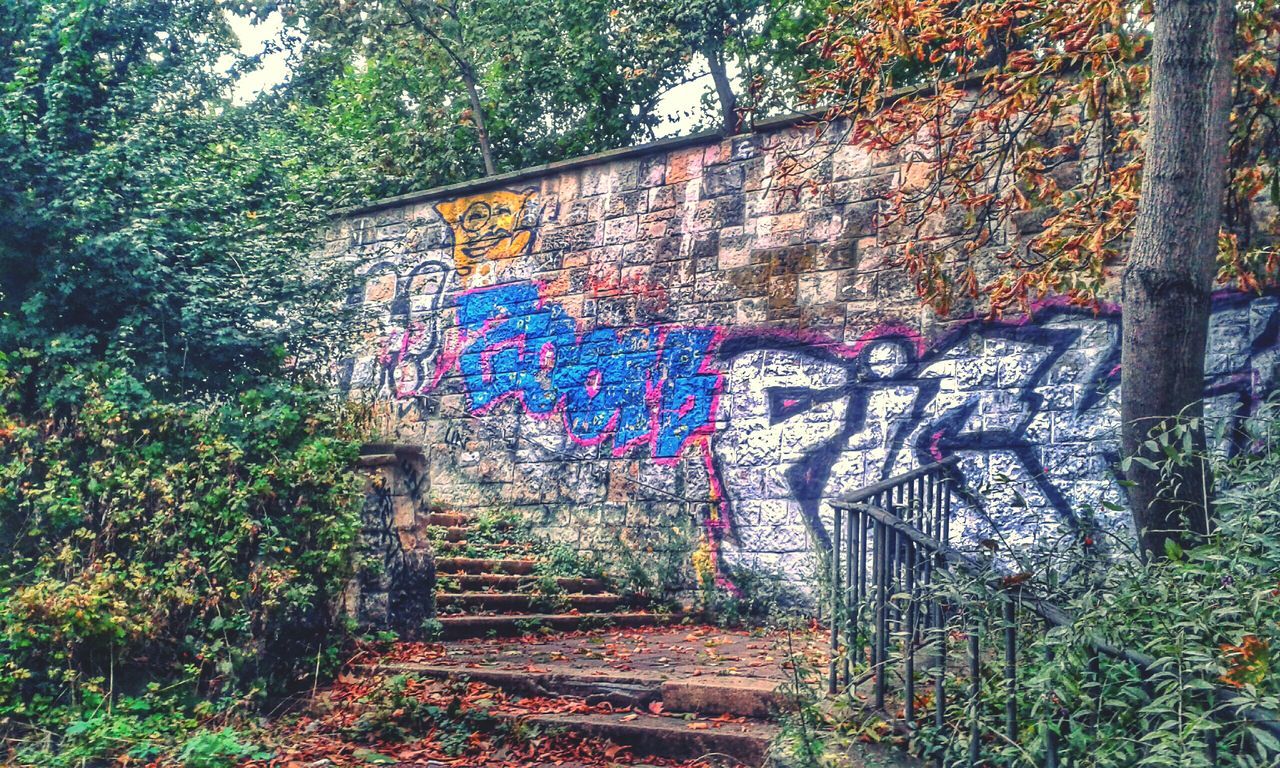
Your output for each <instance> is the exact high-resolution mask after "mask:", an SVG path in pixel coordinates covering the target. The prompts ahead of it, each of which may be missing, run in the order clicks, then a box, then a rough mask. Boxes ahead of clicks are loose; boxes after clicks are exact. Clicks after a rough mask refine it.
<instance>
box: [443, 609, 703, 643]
mask: <svg viewBox="0 0 1280 768" xmlns="http://www.w3.org/2000/svg"><path fill="white" fill-rule="evenodd" d="M685 618H686V614H683V613H529V614H504V615H501V616H440V617H437V618H436V621H437V622H439V624H440V639H442V640H457V639H461V638H464V637H491V636H508V637H509V636H512V635H523V634H527V633H530V632H538V631H542V630H555V631H559V632H572V631H576V630H580V629H595V628H600V627H658V626H665V625H668V624H676V623H679V622H681V621H683V620H684V619H685Z"/></svg>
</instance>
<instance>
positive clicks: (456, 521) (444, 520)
mask: <svg viewBox="0 0 1280 768" xmlns="http://www.w3.org/2000/svg"><path fill="white" fill-rule="evenodd" d="M473 522H475V517H474V516H473V515H468V514H464V513H462V512H432V513H431V514H429V515H427V525H444V526H450V525H459V526H465V525H470V524H471V523H473Z"/></svg>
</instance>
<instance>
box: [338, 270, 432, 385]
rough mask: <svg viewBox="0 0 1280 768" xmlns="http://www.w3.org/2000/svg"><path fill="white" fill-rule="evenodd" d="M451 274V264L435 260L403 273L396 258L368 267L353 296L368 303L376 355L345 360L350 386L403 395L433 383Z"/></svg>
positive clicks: (368, 318) (355, 299)
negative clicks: (444, 302) (440, 310)
mask: <svg viewBox="0 0 1280 768" xmlns="http://www.w3.org/2000/svg"><path fill="white" fill-rule="evenodd" d="M448 276H449V268H448V266H447V265H446V264H445V263H444V262H441V261H436V260H426V261H422V262H420V263H418V264H416V265H414V266H412V267H411V268H409V269H407V270H405V271H403V272H402V271H401V269H400V268H399V267H397V265H396V264H395V263H394V262H392V261H379V262H377V263H375V264H373V265H372V266H371V267H369V268H368V269H367V270H365V272H364V274H363V275H362V276H361V280H360V281H359V282H358V283H357V285H356V287H355V288H354V290H353V291H352V295H351V297H350V298H349V299H348V301H349V302H351V303H353V304H358V305H361V306H363V308H364V311H365V313H366V315H367V317H366V320H367V322H368V323H369V325H370V327H371V328H373V329H375V331H374V336H375V337H376V338H375V340H374V341H375V343H376V345H377V346H376V355H375V356H374V357H373V358H371V359H370V358H365V359H358V358H353V359H351V360H349V361H347V362H346V364H345V370H344V373H343V378H344V381H343V382H342V384H343V386H344V387H345V388H347V389H352V388H354V389H359V390H363V391H367V392H370V393H371V394H373V395H374V396H375V397H376V398H378V399H385V400H399V399H404V398H410V397H413V396H414V395H416V394H419V393H420V392H422V391H423V390H425V389H426V388H428V387H429V385H430V382H431V371H432V368H433V363H434V360H435V358H436V355H437V354H438V353H439V351H440V348H441V345H442V333H441V330H440V327H439V309H440V306H441V303H442V301H443V297H444V293H445V289H446V287H447V286H448V282H449V281H448Z"/></svg>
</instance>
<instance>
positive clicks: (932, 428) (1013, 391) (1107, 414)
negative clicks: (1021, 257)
mask: <svg viewBox="0 0 1280 768" xmlns="http://www.w3.org/2000/svg"><path fill="white" fill-rule="evenodd" d="M1212 339H1213V355H1212V356H1211V364H1210V368H1209V371H1208V374H1207V377H1206V382H1205V397H1206V410H1207V412H1208V413H1209V414H1210V415H1211V416H1213V417H1215V419H1216V420H1217V421H1218V422H1220V423H1226V424H1228V425H1230V424H1232V423H1234V422H1236V421H1238V420H1239V419H1241V418H1243V417H1244V416H1245V415H1247V414H1248V413H1249V412H1250V411H1251V410H1252V408H1253V407H1254V405H1255V404H1256V402H1257V398H1258V397H1259V396H1260V395H1261V394H1263V393H1266V392H1269V391H1271V389H1272V387H1273V384H1274V378H1275V375H1276V370H1277V362H1280V358H1278V357H1277V355H1278V354H1280V312H1278V311H1277V302H1276V300H1275V299H1273V298H1258V299H1252V300H1250V299H1249V298H1247V297H1239V296H1233V297H1224V298H1222V299H1220V300H1219V301H1218V303H1217V305H1216V307H1215V310H1214V315H1213V324H1212ZM1119 344H1120V318H1119V315H1118V314H1117V313H1115V312H1110V313H1107V314H1103V315H1094V314H1092V313H1085V312H1080V311H1074V310H1069V309H1065V308H1057V307H1047V308H1045V309H1042V310H1041V311H1040V312H1039V313H1038V314H1037V316H1036V322H1034V323H1031V322H1027V321H1022V322H1017V323H986V322H973V323H970V324H968V325H966V326H965V327H963V328H962V329H960V330H959V331H958V332H956V333H955V334H953V335H951V336H949V337H947V338H944V339H942V340H940V341H939V342H938V343H936V344H934V345H932V346H930V347H928V348H927V349H926V348H924V347H923V345H922V343H921V340H920V339H919V338H918V337H916V336H914V335H912V334H910V333H909V332H906V331H903V330H901V329H892V328H890V329H881V330H879V331H876V332H872V333H870V334H868V335H867V336H866V337H864V338H863V339H862V340H860V341H859V342H858V343H857V344H855V345H853V346H852V347H844V346H837V347H833V346H832V345H829V344H821V343H797V342H794V341H789V340H786V339H779V338H776V337H739V338H735V339H731V340H729V341H727V342H725V343H724V344H723V345H722V347H721V350H720V353H721V354H720V356H721V358H722V359H723V360H724V361H725V363H726V366H727V367H726V371H725V379H726V381H725V391H724V396H723V397H724V402H723V406H722V410H723V414H722V416H723V419H724V426H723V428H722V429H720V430H719V431H718V432H717V434H716V436H715V438H714V441H713V443H712V449H713V452H714V454H715V459H716V462H717V467H718V471H719V472H720V473H721V474H722V476H723V481H724V484H725V488H726V492H727V494H728V496H729V504H730V514H729V520H730V532H729V534H728V536H727V537H726V546H725V547H724V548H723V553H724V556H725V558H726V560H727V561H729V562H733V563H736V564H740V565H744V566H747V567H753V568H760V567H768V568H773V569H786V568H789V567H794V565H795V563H796V561H797V560H798V559H802V558H803V557H804V556H805V555H806V554H807V553H808V552H810V551H812V550H813V549H814V547H815V545H816V546H818V547H828V546H829V541H828V532H827V528H826V523H825V522H824V521H826V520H829V519H830V517H831V510H830V508H829V507H828V506H827V505H826V502H827V501H829V500H831V499H834V498H837V497H839V496H841V495H843V494H846V493H849V492H852V491H854V490H857V489H858V488H860V487H863V486H866V485H868V484H871V483H874V482H876V481H878V480H881V479H884V478H887V477H890V476H892V475H896V474H900V473H902V472H905V471H907V470H909V469H911V468H914V467H917V466H921V465H923V464H927V463H929V462H932V461H935V460H938V459H941V458H943V457H944V456H952V455H958V456H960V457H961V465H960V466H961V471H962V472H963V473H964V475H965V477H966V479H967V482H968V484H969V486H970V487H971V488H975V489H976V488H979V487H981V488H983V491H984V492H983V494H982V495H983V497H984V499H985V501H984V503H983V504H982V505H981V508H979V507H978V505H977V503H976V499H975V500H973V502H972V503H970V504H969V505H963V504H962V505H961V507H962V508H961V509H959V510H958V516H959V518H960V520H959V522H960V524H961V531H962V535H964V531H965V530H966V529H967V531H968V535H969V536H985V535H990V531H991V529H993V528H998V529H999V530H1001V531H1002V532H1003V533H1005V534H1006V535H1012V536H1014V537H1018V536H1020V535H1021V536H1024V537H1031V538H1034V537H1036V536H1044V535H1052V534H1053V533H1054V532H1057V531H1063V530H1065V531H1067V532H1079V531H1081V530H1084V529H1087V528H1090V527H1092V526H1095V525H1099V524H1103V525H1108V526H1117V525H1118V526H1123V525H1124V523H1125V521H1124V520H1123V519H1119V520H1111V521H1106V522H1105V523H1100V522H1099V521H1098V520H1096V519H1094V517H1095V516H1096V515H1098V514H1101V513H1102V511H1103V510H1105V509H1107V508H1108V506H1109V505H1110V506H1111V507H1113V508H1114V507H1115V506H1116V505H1119V504H1120V503H1121V502H1122V501H1123V499H1122V498H1121V496H1120V489H1119V486H1118V485H1117V484H1116V482H1115V481H1114V479H1113V478H1111V477H1110V475H1109V473H1110V471H1111V468H1112V467H1113V466H1114V465H1115V463H1116V461H1117V459H1118V451H1119V439H1118V438H1119V436H1118V434H1117V432H1116V429H1117V426H1118V421H1119V415H1118V414H1119V400H1118V397H1119V390H1118V384H1119V376H1120V369H1119ZM1219 448H1220V449H1221V450H1231V449H1232V447H1231V446H1230V445H1222V446H1219ZM966 506H967V507H968V508H964V507H966Z"/></svg>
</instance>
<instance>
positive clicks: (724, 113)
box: [702, 43, 739, 136]
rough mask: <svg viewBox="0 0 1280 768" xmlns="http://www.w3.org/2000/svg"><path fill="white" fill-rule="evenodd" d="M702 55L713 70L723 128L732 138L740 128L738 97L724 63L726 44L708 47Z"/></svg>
mask: <svg viewBox="0 0 1280 768" xmlns="http://www.w3.org/2000/svg"><path fill="white" fill-rule="evenodd" d="M702 55H703V57H705V58H706V60H707V68H708V69H710V70H711V81H712V82H713V83H715V86H716V97H717V98H718V99H719V101H720V122H721V126H722V128H723V129H724V133H725V135H726V136H732V135H733V134H735V133H737V132H738V128H739V126H738V123H739V119H738V97H737V96H736V95H735V94H734V92H733V83H731V82H730V81H729V72H728V68H727V67H726V66H725V63H724V44H723V43H719V44H716V45H710V46H707V48H706V50H704V51H703V52H702Z"/></svg>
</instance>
